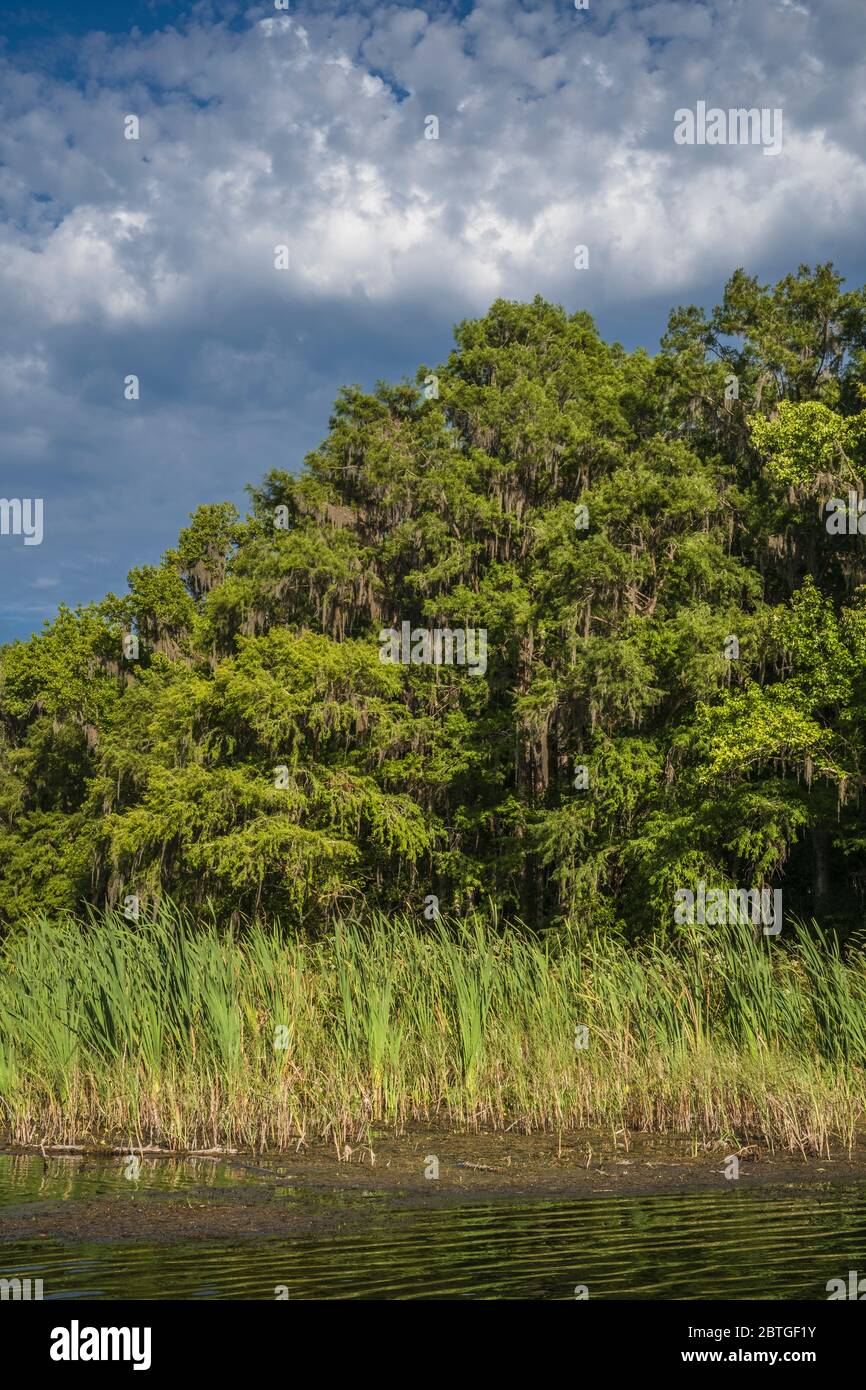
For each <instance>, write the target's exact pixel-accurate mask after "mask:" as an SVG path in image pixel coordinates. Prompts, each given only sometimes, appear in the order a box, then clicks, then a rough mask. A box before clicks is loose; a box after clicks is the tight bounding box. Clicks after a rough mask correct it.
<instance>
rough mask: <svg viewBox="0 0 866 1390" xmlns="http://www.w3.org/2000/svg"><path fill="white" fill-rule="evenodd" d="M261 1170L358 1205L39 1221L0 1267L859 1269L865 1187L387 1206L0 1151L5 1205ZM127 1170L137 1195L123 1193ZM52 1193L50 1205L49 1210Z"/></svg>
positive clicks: (532, 1294) (498, 1293) (768, 1278)
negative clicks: (342, 1216) (326, 1212)
mask: <svg viewBox="0 0 866 1390" xmlns="http://www.w3.org/2000/svg"><path fill="white" fill-rule="evenodd" d="M245 1184H248V1185H250V1186H255V1185H256V1184H258V1189H259V1195H260V1196H262V1194H264V1199H265V1200H266V1201H274V1202H281V1203H284V1202H291V1203H299V1204H301V1205H302V1206H303V1205H304V1204H309V1203H311V1202H319V1203H325V1204H333V1203H335V1202H337V1203H340V1204H341V1206H343V1207H344V1208H349V1209H351V1208H352V1206H353V1204H354V1205H356V1206H357V1204H358V1203H361V1202H363V1204H364V1212H363V1215H364V1220H363V1223H362V1224H360V1225H359V1226H357V1227H356V1228H355V1229H353V1230H351V1232H349V1233H346V1234H336V1235H335V1234H332V1233H329V1234H325V1235H322V1236H321V1237H319V1238H317V1239H315V1240H311V1239H300V1240H287V1239H285V1238H283V1237H281V1238H279V1239H267V1240H255V1241H254V1240H251V1239H248V1238H245V1239H235V1240H220V1241H207V1242H202V1243H199V1242H188V1243H186V1244H177V1245H171V1244H168V1245H167V1244H165V1243H164V1242H159V1243H154V1244H147V1243H138V1242H126V1241H117V1242H111V1241H110V1240H104V1239H100V1240H99V1241H93V1240H91V1241H88V1240H83V1241H81V1242H80V1243H78V1242H75V1243H69V1242H65V1243H61V1242H59V1241H55V1240H53V1239H52V1238H51V1237H50V1219H48V1217H47V1215H44V1216H43V1217H41V1218H40V1219H39V1229H40V1230H47V1231H48V1233H49V1234H48V1237H47V1238H43V1239H40V1240H28V1241H15V1242H14V1243H13V1242H6V1243H4V1244H3V1245H2V1247H0V1277H5V1278H11V1277H18V1278H26V1277H28V1276H29V1277H31V1278H41V1279H42V1280H43V1287H44V1298H45V1299H46V1300H48V1299H100V1298H108V1299H112V1298H120V1299H126V1298H135V1299H154V1298H174V1299H191V1298H195V1299H212V1298H216V1299H273V1298H274V1297H275V1296H276V1295H275V1290H276V1288H277V1286H286V1287H287V1288H288V1291H289V1296H290V1297H291V1298H293V1299H294V1298H317V1299H320V1298H341V1299H342V1298H452V1299H453V1298H458V1299H460V1298H466V1299H475V1298H481V1299H484V1298H538V1299H573V1298H574V1296H575V1286H576V1285H578V1284H585V1285H586V1286H587V1288H588V1290H589V1296H590V1298H605V1299H616V1298H627V1299H633V1298H642V1299H711V1300H713V1299H819V1300H825V1299H826V1298H827V1292H826V1284H827V1280H828V1279H832V1278H836V1277H839V1276H843V1277H845V1276H847V1271H848V1270H849V1269H859V1270H861V1271H863V1272H864V1273H866V1186H834V1185H832V1184H827V1185H826V1186H823V1187H820V1188H817V1187H813V1188H810V1189H809V1190H808V1192H807V1191H804V1190H802V1189H800V1190H793V1191H791V1190H781V1191H773V1190H769V1189H764V1190H761V1191H752V1192H749V1191H748V1190H744V1189H742V1188H738V1187H737V1186H736V1185H735V1184H733V1183H732V1184H730V1185H729V1186H726V1188H725V1190H723V1191H719V1192H714V1193H688V1192H683V1193H677V1194H676V1195H665V1196H657V1197H603V1198H594V1199H592V1200H587V1199H582V1200H580V1201H561V1200H557V1201H532V1202H526V1203H516V1202H509V1203H507V1204H505V1203H499V1204H495V1205H493V1204H491V1205H481V1204H474V1205H471V1206H468V1205H467V1206H461V1207H455V1208H449V1209H443V1208H438V1209H436V1210H425V1211H417V1210H413V1211H399V1210H396V1211H395V1210H394V1209H393V1207H392V1205H391V1203H390V1202H388V1201H386V1200H385V1199H384V1198H382V1197H380V1196H377V1195H375V1194H370V1195H369V1196H368V1197H366V1198H362V1197H361V1196H359V1195H358V1194H357V1193H354V1194H351V1195H349V1194H343V1195H331V1194H319V1195H318V1196H316V1197H312V1196H311V1195H310V1193H309V1192H307V1191H303V1190H301V1189H299V1188H297V1187H294V1186H291V1185H289V1184H287V1185H284V1186H276V1185H274V1184H273V1183H272V1182H270V1181H269V1180H268V1179H267V1178H265V1179H261V1178H256V1177H255V1176H253V1175H249V1176H248V1177H246V1178H239V1177H238V1174H237V1172H233V1171H232V1170H231V1169H230V1168H228V1167H226V1166H224V1165H222V1164H215V1163H210V1164H207V1163H204V1162H201V1161H199V1162H197V1161H194V1160H193V1161H186V1162H173V1163H164V1162H160V1163H151V1164H143V1165H142V1169H141V1174H140V1178H139V1180H138V1181H137V1182H136V1183H135V1184H129V1183H128V1182H127V1180H126V1179H125V1178H124V1173H123V1167H122V1165H121V1163H120V1162H118V1161H117V1160H115V1161H114V1162H96V1161H85V1162H82V1161H81V1160H73V1161H70V1160H56V1159H52V1160H50V1161H49V1162H48V1163H47V1164H43V1162H42V1160H41V1159H33V1158H29V1157H28V1158H22V1157H12V1156H10V1155H0V1208H4V1207H5V1208H7V1209H10V1208H12V1209H15V1210H16V1211H17V1212H19V1213H22V1212H23V1213H28V1214H33V1215H36V1216H37V1217H38V1216H39V1212H40V1208H41V1207H42V1204H43V1203H45V1202H56V1201H58V1200H63V1201H65V1202H73V1203H74V1202H75V1201H76V1200H79V1199H82V1198H85V1197H87V1198H93V1197H96V1198H98V1197H99V1196H100V1195H104V1194H109V1193H113V1194H117V1193H126V1194H128V1195H129V1197H130V1200H136V1201H147V1200H153V1201H157V1200H159V1199H160V1194H164V1193H166V1192H169V1191H171V1190H173V1191H176V1192H186V1193H187V1194H188V1195H189V1196H190V1197H192V1196H195V1200H196V1201H220V1200H225V1199H226V1197H227V1196H228V1195H230V1193H231V1192H232V1191H236V1190H237V1189H238V1187H239V1186H243V1185H245ZM132 1187H134V1189H135V1196H134V1198H133V1197H132V1195H131V1189H132ZM43 1210H44V1209H43Z"/></svg>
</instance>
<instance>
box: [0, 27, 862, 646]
mask: <svg viewBox="0 0 866 1390" xmlns="http://www.w3.org/2000/svg"><path fill="white" fill-rule="evenodd" d="M283 3H284V0H276V3H275V0H262V3H260V4H243V3H233V0H228V2H227V3H221V2H217V0H214V2H213V3H211V0H207V3H202V4H193V5H178V4H174V3H157V2H156V0H154V2H153V3H149V0H92V2H91V0H83V2H82V3H75V2H74V0H71V2H70V3H64V0H50V3H43V4H37V5H32V6H31V5H16V4H15V3H14V0H0V4H2V9H0V497H2V498H5V499H36V498H40V499H42V503H43V538H42V542H41V544H38V545H37V544H31V545H26V544H25V543H24V537H23V536H22V535H15V534H8V535H2V534H0V641H9V640H13V639H15V638H19V637H26V636H28V635H29V634H30V633H31V632H33V631H38V630H39V629H40V628H41V626H42V624H43V622H44V620H45V619H46V618H50V617H51V615H52V614H53V613H54V612H55V611H56V609H57V605H58V604H59V603H66V604H69V605H70V606H75V605H77V604H86V603H89V602H94V601H98V600H99V599H101V598H102V597H103V596H104V595H105V593H107V592H108V591H109V590H113V591H114V592H116V593H119V592H123V590H124V588H125V581H126V574H127V572H128V571H129V570H130V569H131V568H132V567H133V566H138V565H142V564H154V563H158V562H159V559H160V556H161V554H162V552H163V551H164V550H165V549H167V548H168V547H170V546H171V545H173V544H174V542H175V541H176V539H177V535H178V531H179V530H180V529H181V528H182V527H183V526H184V525H186V524H187V520H188V516H189V513H190V512H191V511H193V510H194V508H195V507H197V506H198V505H200V504H201V503H205V502H219V501H223V500H231V501H233V502H235V503H236V504H237V505H238V507H239V508H240V509H241V510H242V511H243V510H244V508H245V505H246V496H245V493H244V486H245V484H246V483H248V482H256V481H257V480H259V479H260V478H261V477H262V476H263V475H264V474H265V473H266V472H267V471H268V470H269V469H271V468H285V469H289V470H292V471H294V470H297V469H298V467H299V466H300V465H301V463H302V460H303V458H304V455H305V454H306V453H307V452H308V451H309V450H311V449H313V448H315V447H316V445H317V444H318V443H319V442H320V441H321V440H322V439H323V438H324V436H325V434H326V433H327V428H328V417H329V414H330V410H331V406H332V404H333V401H334V398H335V396H336V394H337V392H338V390H339V388H340V387H341V386H343V385H347V384H350V383H360V384H361V385H362V386H364V387H367V388H369V387H372V386H373V385H374V384H375V382H376V381H377V380H378V379H384V380H389V381H398V380H402V379H404V378H406V379H412V380H414V378H415V375H416V371H417V368H418V366H419V364H421V363H423V364H425V365H426V366H428V367H431V368H433V367H435V365H436V364H437V363H438V362H441V361H443V360H444V359H445V357H446V356H447V354H448V351H449V348H450V346H451V343H452V330H453V326H454V324H455V323H457V322H458V321H460V320H461V319H463V318H466V317H472V316H475V315H480V314H483V313H484V312H485V310H486V309H487V308H488V306H489V305H490V303H491V301H492V300H494V299H496V298H497V297H504V298H507V299H530V298H532V297H533V296H534V295H535V294H539V293H540V294H542V295H544V296H545V297H546V298H548V299H551V300H553V301H555V302H557V303H559V304H562V305H563V306H564V307H565V308H566V309H567V310H568V311H569V312H574V311H575V310H578V309H588V310H589V311H590V312H591V313H592V314H593V315H594V317H595V319H596V322H597V324H598V326H599V329H600V331H601V332H602V333H603V334H604V336H605V337H607V338H609V339H618V340H619V341H620V342H622V343H624V344H625V346H626V347H629V348H633V347H636V346H638V345H642V346H645V347H646V348H648V349H649V350H650V351H655V350H656V349H657V346H658V340H659V337H660V336H661V334H662V333H663V332H664V329H665V325H666V322H667V316H668V313H669V311H670V309H672V308H673V307H674V306H676V305H679V304H690V303H696V304H700V305H702V306H704V307H706V308H708V309H709V308H711V307H712V305H713V304H715V303H717V302H718V300H719V298H720V297H721V293H722V289H723V286H724V282H725V280H726V279H727V278H728V277H729V275H730V274H731V273H732V272H733V271H734V270H735V269H736V268H737V267H739V266H743V267H744V268H745V269H746V270H747V271H748V272H749V273H750V274H753V275H756V276H758V278H759V279H760V280H761V281H762V282H764V283H773V282H775V281H776V280H778V279H779V278H781V277H782V276H783V275H785V274H787V273H788V272H791V271H796V269H797V267H798V266H799V265H800V264H801V263H805V264H808V265H815V264H817V263H819V262H824V261H828V260H829V261H833V262H834V264H835V266H836V268H837V270H838V271H839V272H840V273H842V274H843V275H844V276H845V277H846V280H847V283H848V285H849V286H850V287H853V286H859V285H862V284H864V282H866V236H864V226H866V4H864V3H863V0H812V2H807V0H802V3H801V0H717V2H714V0H706V3H703V2H702V0H658V3H656V2H655V0H652V2H651V3H645V2H644V0H639V2H638V3H627V0H588V8H585V9H578V8H577V7H576V5H575V4H574V3H573V0H569V2H568V3H566V0H538V2H536V0H525V2H524V3H520V0H507V3H506V0H479V2H478V3H476V4H472V3H471V0H460V3H450V4H449V3H440V4H435V5H428V6H427V7H426V8H420V7H419V6H417V5H414V4H397V3H364V0H362V3H357V4H346V5H341V4H325V3H322V2H321V0H308V2H307V3H305V0H292V3H291V6H290V8H289V9H284V8H282V7H280V8H277V4H280V6H282V4H283ZM702 101H703V102H706V103H707V106H708V107H716V108H721V109H722V110H724V111H727V110H728V109H730V108H739V107H748V108H752V107H755V108H758V109H763V110H766V111H767V112H768V113H772V112H774V111H777V110H778V111H781V112H782V118H781V127H780V129H781V130H782V132H783V139H782V148H781V150H780V152H779V153H778V154H777V155H768V154H765V153H764V148H763V146H762V145H760V144H757V145H756V144H736V143H705V144H697V143H695V144H681V143H678V142H677V140H675V138H674V135H675V130H676V127H677V120H676V119H675V113H676V112H677V111H678V110H682V109H689V110H694V111H696V110H697V104H698V103H699V102H702ZM129 116H135V117H137V120H138V139H127V138H126V132H127V131H129V130H130V129H131V127H130V125H129V122H128V120H127V118H128V117H129ZM430 117H435V118H436V121H437V122H438V132H437V134H438V138H437V139H430V138H427V133H432V131H433V126H432V123H431V121H430V119H429V118H430ZM768 118H769V117H768ZM277 246H286V247H287V248H288V268H287V269H278V268H277V267H276V265H275V259H276V258H275V248H276V247H277ZM577 246H585V247H586V248H587V259H588V265H587V266H586V267H585V268H578V267H577V266H576V265H575V260H576V259H580V258H578V257H576V255H575V248H576V247H577ZM130 376H135V377H137V378H138V383H139V385H138V392H139V395H138V399H137V400H134V399H133V400H130V399H127V398H126V397H127V394H128V392H127V390H126V386H125V383H126V381H127V379H128V378H129V377H130Z"/></svg>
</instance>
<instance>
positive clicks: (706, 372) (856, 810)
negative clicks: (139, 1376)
mask: <svg viewBox="0 0 866 1390" xmlns="http://www.w3.org/2000/svg"><path fill="white" fill-rule="evenodd" d="M455 340H456V341H455V347H454V350H453V351H452V352H451V354H450V356H449V357H448V360H447V361H446V362H444V363H442V364H440V365H439V366H437V367H434V368H430V367H427V366H421V367H420V368H419V371H418V374H417V378H416V384H414V385H413V384H410V383H409V382H403V383H401V384H398V385H389V384H386V383H379V385H378V386H377V387H376V389H375V391H374V392H372V393H368V392H365V391H363V390H361V389H360V387H350V388H347V389H345V390H343V391H342V392H341V393H340V396H339V398H338V400H337V402H336V404H335V407H334V411H333V414H332V417H331V420H330V424H329V430H328V434H327V436H326V438H325V439H324V441H323V443H322V444H321V446H320V447H319V448H318V449H317V450H316V451H315V452H313V453H312V454H310V455H309V456H308V457H307V459H306V460H305V462H304V465H303V467H302V469H301V471H300V472H299V473H297V474H294V473H292V472H290V471H288V470H286V471H283V470H277V471H273V472H271V473H270V474H269V475H268V476H267V477H266V478H264V479H263V480H261V481H260V482H259V483H258V484H256V485H254V486H251V487H250V488H249V489H248V491H249V494H250V509H249V514H248V515H247V516H246V517H245V518H241V517H240V515H239V514H238V512H237V511H236V509H235V508H234V507H233V506H232V505H231V504H229V503H222V504H219V505H207V506H202V507H200V508H199V509H198V511H196V512H195V513H194V514H193V515H192V517H191V518H190V524H189V526H187V527H186V528H185V529H184V530H182V531H181V533H180V536H179V538H178V542H177V545H176V547H175V548H174V549H173V550H170V551H169V552H167V553H166V555H165V556H164V557H163V559H162V562H161V564H159V565H158V566H152V565H140V566H139V567H137V568H135V569H133V570H132V571H131V572H130V575H129V587H128V592H127V593H125V594H124V595H122V596H116V595H114V594H109V595H108V596H107V597H106V599H105V600H104V601H103V602H101V603H99V604H94V605H90V606H88V607H84V608H80V609H77V610H75V611H72V610H70V609H68V608H65V607H63V608H61V609H60V611H59V612H58V614H57V616H56V618H55V619H54V620H53V621H51V622H50V623H48V624H46V626H45V628H44V631H43V632H41V633H40V634H39V635H37V636H34V637H32V638H31V639H30V640H29V641H26V642H17V643H14V644H12V645H9V646H7V647H5V648H4V649H3V651H2V654H0V719H2V724H0V917H2V919H3V920H4V921H6V922H7V923H8V922H12V921H16V920H20V919H21V918H22V917H23V916H25V915H26V914H28V913H29V912H31V911H35V910H37V909H39V910H42V911H46V910H47V911H51V910H57V909H61V908H81V907H82V906H83V905H85V904H88V903H92V904H97V905H98V904H109V905H114V904H117V903H120V902H122V901H123V899H124V897H125V896H126V895H129V894H137V895H139V896H140V897H141V899H142V901H144V902H147V901H149V900H153V899H155V898H158V897H159V896H160V895H162V894H170V895H171V896H172V897H173V898H175V899H176V900H178V901H180V902H183V903H187V904H189V905H190V906H194V907H195V906H201V905H202V904H204V903H205V902H206V901H210V902H212V903H214V904H215V905H216V906H217V908H218V909H219V910H220V911H222V912H227V913H232V912H255V911H261V912H267V913H279V914H280V915H281V916H282V917H284V918H286V919H290V920H293V921H296V922H297V923H298V924H301V923H304V924H309V925H316V924H321V923H326V922H327V920H328V918H329V916H330V915H331V914H332V913H333V912H334V911H335V910H337V909H343V908H346V907H347V906H353V907H357V908H360V909H364V908H373V907H376V908H381V909H382V910H384V911H388V910H393V909H395V908H400V909H404V910H405V909H408V910H410V911H411V910H415V909H417V911H418V913H419V915H420V914H421V911H422V907H423V903H424V899H425V897H426V896H427V895H429V894H434V895H436V897H437V898H438V899H439V902H440V904H441V911H442V912H447V913H453V914H459V913H460V912H462V911H464V910H466V909H467V908H468V907H469V906H471V905H472V904H482V905H483V904H486V903H488V902H490V903H492V904H493V905H495V906H496V908H497V909H499V910H500V911H501V912H502V913H503V914H504V915H505V916H509V917H520V918H521V919H522V920H524V921H525V922H527V923H529V924H530V925H533V926H545V925H550V924H561V925H563V926H566V927H572V928H583V927H587V926H589V927H592V928H593V929H598V930H603V931H617V932H620V931H621V932H624V933H626V934H629V935H637V934H650V933H653V932H658V931H674V930H675V928H674V926H673V908H672V905H673V898H674V892H675V890H676V888H678V887H682V886H689V885H690V884H692V883H693V882H694V881H695V880H697V879H704V880H705V881H707V882H708V883H713V884H718V885H722V886H725V885H731V886H744V887H750V886H758V885H772V886H774V887H782V888H783V889H784V891H785V894H786V911H787V910H791V911H795V912H800V913H803V914H807V913H811V914H814V915H817V916H819V917H821V918H822V920H825V921H826V920H831V921H835V922H837V923H838V924H840V925H841V926H842V927H843V928H844V929H846V930H848V929H850V928H851V927H852V926H853V925H855V924H856V923H858V922H859V921H860V917H861V890H862V886H863V883H864V877H866V833H864V830H863V829H862V828H861V818H860V793H861V787H862V784H863V777H864V752H866V750H864V712H866V711H864V702H866V550H864V538H863V535H862V534H860V531H859V529H858V525H857V514H856V507H855V510H854V512H853V513H852V515H853V518H854V519H853V525H852V526H849V527H848V529H847V531H846V532H845V533H844V534H843V533H831V531H830V530H829V529H828V526H827V524H826V503H827V502H828V501H829V500H830V499H831V498H834V497H835V498H841V499H845V505H846V508H849V510H850V503H849V499H852V498H853V499H855V500H858V499H859V498H860V497H861V496H862V494H863V487H862V483H861V479H862V478H863V475H864V468H866V385H864V383H866V291H864V290H858V291H844V290H843V281H842V279H841V277H840V276H839V275H837V274H836V273H835V271H834V269H833V267H832V265H829V264H828V265H824V266H820V267H818V268H817V269H815V270H811V269H809V268H808V267H805V266H801V267H800V269H799V270H798V272H797V274H796V275H789V276H787V277H786V278H785V279H784V280H782V281H781V282H780V283H779V284H777V285H775V286H774V287H769V286H764V285H761V284H759V283H758V282H757V280H754V279H752V278H750V277H749V276H747V275H746V274H745V273H744V272H743V271H741V270H739V271H737V272H736V273H735V274H734V275H733V276H732V278H731V279H730V281H729V282H728V284H727V286H726V287H725V290H724V295H723V299H722V303H721V305H719V306H718V307H717V308H715V309H714V310H713V312H712V313H711V314H710V315H707V314H705V313H704V312H703V311H702V310H700V309H698V308H697V307H695V306H689V307H685V308H680V309H678V310H676V311H675V312H674V313H673V314H672V315H671V317H670V321H669V325H668V329H667V332H666V334H665V336H664V338H663V339H662V343H661V349H660V351H659V352H658V353H657V354H656V355H655V356H651V355H649V354H648V353H647V352H645V351H643V350H637V351H634V352H627V351H625V350H624V349H623V348H622V347H621V346H619V345H618V344H607V343H605V342H604V341H602V339H601V337H600V336H599V334H598V332H597V331H596V328H595V326H594V324H593V322H592V320H591V318H590V317H589V315H587V314H586V313H584V312H578V313H574V314H567V313H566V312H565V311H564V310H563V309H561V308H559V307H557V306H555V305H553V304H549V303H546V302H545V301H544V300H542V299H541V298H536V299H535V300H534V301H533V302H532V303H531V304H518V303H510V302H506V301H504V300H497V301H496V302H495V303H494V304H492V305H491V307H490V309H489V311H488V313H487V314H486V315H485V316H484V317H483V318H481V319H478V320H470V321H466V322H463V323H461V324H459V325H458V327H457V329H456V331H455ZM864 530H866V521H864ZM404 622H409V623H410V624H411V626H412V628H413V629H416V628H424V629H430V628H440V629H443V628H448V629H452V630H456V629H462V628H464V627H468V628H474V629H485V630H486V632H487V641H488V656H487V667H486V670H485V671H484V672H483V674H482V673H481V672H477V673H472V672H470V671H469V670H468V669H467V668H466V667H461V666H459V665H433V664H424V665H415V664H402V663H400V664H388V663H386V662H383V661H382V660H380V637H379V634H380V631H381V630H382V629H387V628H391V627H394V628H397V629H400V627H401V624H402V623H404ZM136 644H137V653H136V652H135V646H136ZM127 653H130V654H127Z"/></svg>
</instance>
